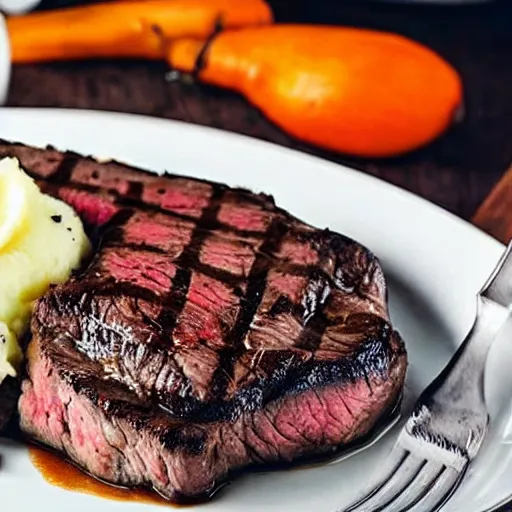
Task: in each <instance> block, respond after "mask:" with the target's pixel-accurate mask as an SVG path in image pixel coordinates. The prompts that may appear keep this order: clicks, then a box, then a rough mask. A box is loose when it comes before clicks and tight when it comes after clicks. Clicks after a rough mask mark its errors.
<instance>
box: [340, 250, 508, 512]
mask: <svg viewBox="0 0 512 512" xmlns="http://www.w3.org/2000/svg"><path fill="white" fill-rule="evenodd" d="M511 304H512V241H511V242H510V243H509V245H508V247H507V249H506V251H505V252H504V254H503V256H502V257H501V259H500V261H499V263H498V265H497V266H496V268H495V269H494V271H493V273H492V274H491V276H490V277H489V278H488V280H487V282H486V283H485V285H484V286H483V288H482V289H481V290H480V292H479V293H478V295H477V312H476V317H475V321H474V323H473V326H472V327H471V330H470V331H469V333H468V335H467V336H466V338H465V340H464V341H463V342H462V344H461V346H460V347H459V349H458V350H457V352H456V353H455V355H454V356H453V357H452V359H451V360H450V361H449V363H448V364H447V366H446V367H445V368H444V369H443V370H442V371H441V373H440V374H439V375H438V376H437V377H436V378H435V379H434V381H432V383H431V384H430V385H429V386H428V387H427V388H426V389H425V390H424V391H423V393H422V394H421V396H420V398H419V399H418V401H417V402H416V404H415V406H414V410H413V412H412V414H411V415H410V416H409V418H408V420H407V421H406V423H405V425H404V427H403V428H402V430H401V431H400V433H399V435H398V439H397V442H396V444H395V446H394V448H393V450H392V451H391V453H390V454H389V456H388V457H387V458H386V461H385V463H384V465H383V467H382V468H380V469H379V476H378V477H377V478H374V479H373V482H372V485H371V486H370V487H369V489H370V490H369V492H367V494H366V495H365V496H364V497H363V498H362V499H360V500H359V501H358V502H357V503H355V504H353V505H351V506H350V507H349V508H347V509H344V512H377V511H378V512H405V511H411V512H412V511H414V512H436V511H438V510H440V509H441V507H442V506H443V505H444V504H445V503H446V502H447V501H448V500H449V499H450V498H451V496H452V495H453V493H454V492H455V490H456V489H457V487H458V486H459V485H460V482H461V481H462V479H463V477H464V474H465V472H466V470H467V468H468V465H469V464H470V462H471V461H472V460H473V459H474V458H475V456H476V455H477V453H478V451H479V450H480V447H481V445H482V442H483V440H484V438H485V436H486V434H487V429H488V423H489V414H488V412H487V407H486V405H485V399H484V384H483V383H484V369H485V362H486V359H487V354H488V352H489V349H490V347H491V345H492V342H493V341H494V340H495V339H496V337H497V335H498V333H499V331H500V330H501V328H502V327H503V325H504V324H505V322H506V321H507V318H508V315H509V307H510V306H511ZM338 512H342V511H341V510H340V511H338Z"/></svg>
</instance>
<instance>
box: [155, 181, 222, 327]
mask: <svg viewBox="0 0 512 512" xmlns="http://www.w3.org/2000/svg"><path fill="white" fill-rule="evenodd" d="M223 193H224V188H223V187H220V186H218V187H214V188H213V190H212V194H211V196H210V199H209V201H208V204H207V206H206V207H205V208H204V210H203V212H202V214H201V217H200V219H199V221H198V222H197V223H196V225H195V228H194V230H193V231H192V235H191V237H190V241H189V243H188V244H187V245H186V246H185V247H184V249H183V251H182V253H181V255H180V256H179V258H178V259H177V260H176V264H177V265H178V270H177V272H176V276H175V278H174V280H173V290H172V293H171V297H170V298H169V304H171V305H172V312H171V311H170V310H169V309H166V308H164V309H163V310H162V312H161V314H160V316H159V317H158V320H157V322H158V323H159V324H160V325H161V326H162V330H163V331H164V332H165V333H166V335H168V336H169V337H171V336H172V332H173V330H174V327H175V326H176V322H177V321H178V320H179V317H180V314H181V312H182V311H183V308H184V307H185V301H186V300H187V294H188V290H189V287H190V282H191V278H192V269H195V268H196V266H197V264H198V262H199V253H200V251H201V246H202V245H203V242H204V240H205V239H206V237H207V236H208V230H210V229H215V228H216V227H217V224H218V223H217V213H218V211H219V208H220V199H221V198H222V195H223ZM211 273H212V274H214V276H216V277H220V276H219V275H218V273H217V272H216V271H215V270H214V269H212V272H211Z"/></svg>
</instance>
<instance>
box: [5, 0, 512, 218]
mask: <svg viewBox="0 0 512 512" xmlns="http://www.w3.org/2000/svg"><path fill="white" fill-rule="evenodd" d="M269 4H270V6H271V8H272V10H273V13H274V16H275V20H276V22H297V23H308V24H311V23H313V24H329V25H338V26H353V27H361V28H370V29H379V30H385V31H390V32H395V33H398V34H402V35H404V36H407V37H408V38H411V39H412V40H414V41H417V42H419V43H422V44H423V45H426V46H427V47H428V48H430V49H432V50H434V51H435V52H437V53H438V54H439V55H440V56H441V57H442V58H443V59H445V60H446V61H447V62H448V63H449V64H451V65H452V66H453V67H454V68H455V69H456V70H457V72H458V73H459V74H460V76H461V78H462V83H463V87H464V92H463V94H464V105H465V116H464V118H463V121H462V122H460V123H456V124H454V125H453V126H451V127H449V129H448V131H447V132H446V133H444V134H443V135H442V136H440V137H438V138H436V139H435V140H433V141H432V142H431V143H429V144H428V145H426V146H424V147H422V148H420V149H417V150H414V151H412V152H409V153H407V154H404V155H396V156H392V157H387V158H372V157H368V158H362V157H360V156H354V155H350V154H344V153H342V152H336V151H330V150H325V149H321V148H320V147H318V146H317V145H314V144H308V143H305V142H301V141H299V140H298V139H297V138H295V137H293V136H291V135H290V134H287V133H286V132H285V131H283V130H282V129H280V128H278V127H277V126H276V124H275V123H272V122H271V121H269V120H268V119H267V117H266V116H264V115H263V114H262V113H261V111H260V110H258V109H257V108H255V107H253V106H252V105H251V103H250V102H249V101H247V100H246V99H245V98H244V97H242V96H241V95H240V94H238V93H236V92H233V91H229V90H225V89H222V88H218V87H214V86H211V85H206V84H204V83H200V82H199V81H191V80H180V79H178V80H169V73H168V70H169V69H168V66H167V65H166V63H165V62H159V61H148V60H131V59H125V60H108V59H102V60H98V59H93V60H82V61H75V62H48V63H37V64H34V63H28V64H15V65H14V67H13V72H12V79H11V83H10V89H9V94H8V99H7V105H9V106H29V107H69V108H87V109H101V110H111V111H120V112H132V113H137V114H146V115H150V116H157V117H164V118H170V119H179V120H184V121H187V122H191V123H197V124H201V125H209V126H214V127H218V128H221V129H224V130H228V131H233V132H238V133H243V134H246V135H250V136H253V137H257V138H260V139H264V140H268V141H272V142H275V143H277V144H281V145H283V146H287V147H292V148H296V149H299V150H301V151H304V152H307V153H312V154H316V155H319V156H321V157H323V158H327V159H329V160H333V161H336V162H340V163H344V164H347V165H350V166H352V167H355V168H358V169H362V170H364V171H365V172H367V173H370V174H372V175H375V176H378V177H381V178H383V179H384V180H386V181H389V182H392V183H394V184H397V185H399V186H400V187H403V188H405V189H408V190H411V191H413V192H415V193H416V194H419V195H421V196H423V197H425V198H427V199H429V200H431V201H433V202H434V203H436V204H438V205H440V206H442V207H444V208H447V209H448V210H450V211H452V212H454V213H456V214H457V215H459V216H461V217H463V218H465V219H470V218H471V217H472V215H473V214H474V212H475V210H476V209H477V207H478V205H479V204H480V203H481V202H482V200H483V199H484V198H485V197H486V196H487V194H488V193H489V191H490V190H491V188H492V187H493V186H494V185H495V184H496V183H497V181H498V180H499V179H500V178H501V177H502V176H503V175H504V173H505V171H506V170H507V168H508V166H509V165H510V164H511V162H512V92H511V91H512V29H511V26H512V2H511V1H510V0H493V1H486V2H462V1H461V2H459V3H453V4H443V3H442V2H440V3H430V2H425V1H417V2H410V3H408V2H398V1H397V2H385V1H373V2H372V1H364V0H331V1H327V0H271V1H270V2H269ZM71 5H78V4H77V2H75V1H73V0H42V2H41V3H40V5H39V6H38V7H37V9H38V10H53V9H60V8H62V7H68V6H71ZM174 78H175V77H174Z"/></svg>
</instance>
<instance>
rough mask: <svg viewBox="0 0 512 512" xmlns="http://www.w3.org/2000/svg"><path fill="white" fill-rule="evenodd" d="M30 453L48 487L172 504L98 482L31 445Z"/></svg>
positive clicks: (112, 497)
mask: <svg viewBox="0 0 512 512" xmlns="http://www.w3.org/2000/svg"><path fill="white" fill-rule="evenodd" d="M29 452H30V460H31V461H32V464H34V467H35V468H36V469H37V470H38V471H39V472H40V473H41V475H42V476H43V478H44V479H45V480H46V481H47V482H48V483H49V484H51V485H55V486H56V487H60V488H61V489H65V490H68V491H74V492H80V493H83V494H92V495H94V496H99V497H101V498H105V499H109V500H115V501H135V502H138V503H151V504H153V505H164V506H168V507H169V506H173V504H172V503H171V502H169V501H167V500H165V499H164V498H161V497H160V496H158V495H157V494H154V493H151V492H149V491H144V490H131V489H124V488H122V487H114V486H112V485H108V484H105V483H103V482H100V481H99V480H96V479H95V478H93V477H91V476H89V475H86V474H85V473H83V472H82V471H80V470H79V469H78V468H76V467H75V466H73V465H72V464H70V463H69V462H67V461H65V460H63V459H61V458H59V457H58V456H57V455H55V454H53V453H51V452H49V451H47V450H43V449H41V448H38V447H35V446H30V448H29Z"/></svg>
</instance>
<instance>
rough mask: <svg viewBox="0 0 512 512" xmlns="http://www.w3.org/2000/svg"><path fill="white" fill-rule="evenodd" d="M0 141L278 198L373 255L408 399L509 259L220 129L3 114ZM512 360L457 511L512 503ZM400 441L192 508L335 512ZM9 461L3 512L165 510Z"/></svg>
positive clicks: (445, 224) (240, 483)
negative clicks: (57, 480) (76, 486)
mask: <svg viewBox="0 0 512 512" xmlns="http://www.w3.org/2000/svg"><path fill="white" fill-rule="evenodd" d="M0 138H6V139H12V140H18V141H22V142H25V143H28V144H34V145H46V144H48V143H51V144H53V145H54V146H56V147H58V148H61V149H72V150H75V151H79V152H85V153H89V154H94V155H96V156H99V157H114V158H117V159H120V160H123V161H126V162H129V163H132V164H134V165H139V166H142V167H146V168H149V169H154V170H157V171H163V170H169V171H174V172H177V173H180V174H185V175H190V176H198V177H202V178H208V179H213V180H218V181H222V182H226V183H228V184H229V185H242V186H245V187H249V188H252V189H253V190H255V191H266V192H269V193H272V194H273V195H274V197H275V198H276V201H277V203H278V204H279V205H281V206H283V207H285V208H287V209H288V210H289V211H290V212H291V213H293V214H294V215H297V216H298V217H301V218H303V219H305V220H306V221H308V222H310V223H312V224H315V225H317V226H318V227H327V226H328V227H330V228H332V229H334V230H337V231H340V232H342V233H345V234H347V235H349V236H351V237H353V238H355V239H357V240H358V241H360V242H362V243H363V244H365V245H367V246H368V247H369V248H371V249H372V250H373V251H374V252H375V253H376V254H377V255H378V256H379V258H380V259H381V261H382V263H383V266H384V270H385V272H386V274H387V277H388V280H389V284H390V307H391V315H392V320H393V321H394V323H395V325H396V326H397V327H398V329H399V330H400V331H401V333H402V335H403V337H404V339H405V340H406V344H407V347H408V350H409V356H410V366H409V372H408V380H407V389H406V392H407V396H408V398H409V399H411V398H412V399H414V398H415V397H416V396H417V395H418V393H419V391H420V390H421V389H422V388H423V387H424V386H425V385H426V384H427V383H428V382H429V381H430V380H431V379H432V378H433V377H434V376H435V375H436V374H437V372H438V371H439V370H440V369H441V368H442V366H443V365H444V364H445V363H446V361H447V360H448V359H449V357H450V356H451V354H452V353H453V352H454V350H455V348H456V346H457V344H458V343H460V341H461V340H462V339H463V337H464V335H465V334H466V331H467V330H468V328H469V326H470V325H471V322H472V319H473V315H474V312H475V299H474V295H475V293H476V292H477V290H478V289H479V287H480V285H481V284H482V283H483V282H484V281H485V279H486V277H487V275H488V273H490V271H491V270H492V269H493V267H494V265H495V263H496V262H497V260H498V258H499V256H500V254H501V252H502V250H503V247H502V245H501V244H499V243H497V242H496V241H494V240H493V239H491V238H490V237H488V236H487V235H485V234H483V233H482V232H480V231H478V230H477V229H475V228H473V227H472V226H470V225H469V224H467V223H465V222H462V221H461V220H459V219H457V218H456V217H454V216H452V215H450V214H448V213H447V212H445V211H443V210H441V209H439V208H437V207H435V206H433V205H432V204H430V203H428V202H426V201H424V200H422V199H419V198H417V197H415V196H413V195H411V194H408V193H406V192H404V191H401V190H399V189H398V188H395V187H392V186H390V185H387V184H385V183H383V182H381V181H379V180H376V179H373V178H370V177H368V176H366V175H364V174H361V173H359V172H356V171H353V170H350V169H347V168H344V167H341V166H338V165H334V164H332V163H329V162H326V161H323V160H320V159H316V158H313V157H310V156H306V155H304V154H302V153H298V152H292V151H289V150H286V149H283V148H281V147H278V146H275V145H272V144H268V143H264V142H260V141H257V140H253V139H249V138H246V137H242V136H235V135H230V134H228V133H225V132H221V131H218V130H214V129H207V128H201V127H196V126H192V125H188V124H183V123H178V122H169V121H164V120H156V119H152V118H146V117H138V116H130V115H120V114H107V113H92V112H86V111H80V112H78V111H63V110H59V111H57V110H44V109H38V110H28V109H27V110H25V109H0ZM510 345H512V344H510ZM510 361H512V346H510V347H508V346H507V340H503V341H501V340H500V341H498V343H497V344H496V345H495V346H494V347H493V350H492V354H491V358H490V361H489V366H488V379H487V388H486V393H487V396H488V403H489V408H490V410H491V414H492V418H493V427H492V430H491V433H490V436H489V437H488V442H487V443H486V444H485V446H484V448H483V450H482V452H481V455H480V457H479V458H478V461H477V463H476V464H475V465H474V466H473V468H472V469H471V471H470V473H469V475H468V477H467V479H466V480H465V482H464V484H463V486H462V487H461V488H460V490H459V492H458V493H457V494H456V496H455V497H454V499H453V500H452V501H451V502H450V503H449V505H447V506H446V507H445V509H444V510H446V512H455V511H458V512H461V511H464V512H482V510H484V509H486V508H489V507H491V506H492V505H493V504H494V503H496V502H497V501H498V500H500V499H502V498H503V497H504V496H505V495H507V494H508V492H511V491H512V481H510V479H509V477H508V476H509V475H510V474H511V471H512V446H511V444H510V443H511V440H512V426H511V425H512V415H511V411H510V407H509V402H510V400H509V396H511V393H512V375H511V373H512V372H510ZM468 378H471V376H468ZM395 434H396V429H394V430H393V431H391V432H390V433H389V434H388V435H387V436H386V437H385V438H384V439H382V440H381V441H380V442H379V443H377V444H376V445H375V446H373V447H372V448H370V449H368V450H366V451H364V452H362V453H359V454H357V455H354V456H353V457H351V458H349V459H345V460H344V461H342V462H339V463H336V464H329V465H324V466H322V467H316V468H308V469H303V470H300V471H298V470H291V471H280V472H274V473H271V474H252V475H248V476H245V477H242V478H240V479H238V480H236V481H235V482H234V483H233V484H231V485H230V486H228V487H227V488H226V489H225V490H224V491H223V492H222V493H221V494H219V495H218V496H217V498H216V499H215V500H214V501H212V502H211V503H209V504H206V505H202V506H200V507H197V509H196V508H194V507H192V509H191V510H193V511H195V510H198V511H199V510H201V511H204V512H220V511H222V512H235V511H236V512H240V511H242V510H243V511H244V512H254V511H261V510H266V511H273V512H283V511H290V512H291V511H293V512H310V511H311V510H316V511H319V512H334V511H335V510H337V509H340V508H342V507H343V506H346V505H348V503H349V502H350V501H352V500H353V499H354V498H355V496H356V495H357V494H358V493H359V492H360V491H361V489H362V487H363V486H364V485H365V484H366V482H367V479H368V477H369V475H370V473H371V471H372V470H373V469H374V468H375V467H376V466H377V467H378V465H379V464H380V463H381V461H382V460H383V457H385V454H386V452H387V450H389V449H390V447H391V444H392V442H393V439H394V435H395ZM0 452H1V454H2V457H3V466H2V468H1V470H0V496H1V502H2V510H9V507H13V510H14V509H15V510H18V511H29V510H35V509H36V507H41V506H43V507H46V506H49V505H51V506H52V510H53V512H68V511H69V510H73V511H75V512H78V511H84V512H85V511H89V510H91V509H93V510H95V511H96V512H107V511H108V512H110V511H114V510H130V511H133V512H138V511H144V510H148V511H149V510H157V509H153V508H152V506H150V505H141V504H135V503H133V504H132V503H126V502H122V503H119V502H113V501H108V500H104V499H101V498H97V497H93V496H86V495H80V494H77V493H72V492H67V491H63V490H61V489H58V488H56V487H52V486H51V485H48V484H47V483H46V482H45V481H44V480H43V478H42V477H41V476H40V475H39V473H38V472H37V471H36V470H35V469H34V468H33V467H32V465H31V463H30V461H29V458H28V455H27V452H26V449H25V448H24V447H20V446H12V445H9V444H8V443H4V444H3V445H0Z"/></svg>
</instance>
